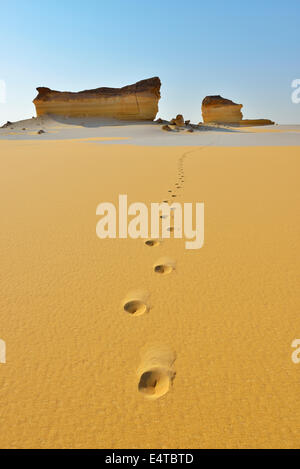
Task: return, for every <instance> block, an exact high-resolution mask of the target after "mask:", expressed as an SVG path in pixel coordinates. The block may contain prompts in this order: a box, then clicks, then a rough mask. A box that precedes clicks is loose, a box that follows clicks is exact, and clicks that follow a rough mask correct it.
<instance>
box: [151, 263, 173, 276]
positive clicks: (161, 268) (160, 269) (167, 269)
mask: <svg viewBox="0 0 300 469" xmlns="http://www.w3.org/2000/svg"><path fill="white" fill-rule="evenodd" d="M172 270H173V267H172V266H171V265H164V264H158V265H156V266H155V267H154V272H155V273H157V274H162V275H167V274H170V273H171V272H172Z"/></svg>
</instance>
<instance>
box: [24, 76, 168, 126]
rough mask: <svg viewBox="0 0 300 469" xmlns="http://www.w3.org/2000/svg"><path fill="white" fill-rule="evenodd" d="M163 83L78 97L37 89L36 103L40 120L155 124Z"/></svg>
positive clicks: (152, 80)
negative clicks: (48, 117) (94, 119)
mask: <svg viewBox="0 0 300 469" xmlns="http://www.w3.org/2000/svg"><path fill="white" fill-rule="evenodd" d="M160 86H161V82H160V79H159V78H158V77H154V78H149V79H147V80H142V81H139V82H137V83H135V84H134V85H128V86H124V87H123V88H97V89H94V90H87V91H80V92H78V93H72V92H67V91H65V92H61V91H53V90H51V89H49V88H37V91H38V92H39V93H38V95H37V97H36V98H35V99H34V100H33V103H34V105H35V107H36V112H37V115H38V116H43V115H45V114H54V115H63V116H68V117H100V118H114V119H121V120H149V121H153V120H154V119H155V116H156V114H157V111H158V101H159V99H160Z"/></svg>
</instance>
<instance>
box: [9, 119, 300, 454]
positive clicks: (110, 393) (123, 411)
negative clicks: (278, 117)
mask: <svg viewBox="0 0 300 469" xmlns="http://www.w3.org/2000/svg"><path fill="white" fill-rule="evenodd" d="M22 125H23V124H22ZM23 127H24V125H23ZM53 127H54V124H53ZM62 127H63V124H59V125H58V128H57V129H55V128H52V131H53V133H50V130H51V129H50V128H49V127H47V128H46V130H47V133H46V134H43V135H38V136H37V135H36V133H34V135H21V136H20V135H19V132H22V131H21V130H20V131H19V130H18V129H13V130H11V132H13V131H14V132H16V134H15V135H12V134H9V132H10V129H3V130H1V136H2V137H1V140H0V191H1V201H2V213H1V231H0V242H1V271H0V291H1V295H0V338H1V339H3V340H5V342H6V346H7V362H6V364H0V416H1V433H0V447H9V448H15V447H21V448H29V447H30V448H32V447H38V448H46V447H48V448H49V447H50V448H86V447H98V448H208V447H217V448H218V447H225V448H226V447H233V448H242V447H244V448H252V447H257V448H260V447H266V448H271V447H280V448H288V447H289V448H296V447H299V441H300V440H299V434H300V405H299V373H300V365H296V364H294V363H293V362H292V360H291V356H292V352H293V349H292V348H291V343H292V341H293V340H294V339H296V338H297V337H299V335H300V319H299V301H298V296H299V295H297V288H298V284H297V281H296V280H297V278H299V255H298V254H297V253H298V252H299V251H298V250H299V211H298V209H299V169H300V168H299V156H300V151H299V145H300V140H299V139H300V134H299V132H297V131H294V132H292V131H290V132H285V131H284V129H283V131H282V132H277V133H275V132H273V133H267V132H265V133H262V132H259V133H257V134H255V133H251V132H240V131H237V132H226V131H224V132H221V131H217V130H216V131H213V132H208V134H209V135H204V134H201V135H200V133H199V135H198V134H197V135H194V134H192V135H189V136H186V135H184V134H180V135H171V136H170V135H167V134H165V133H163V132H161V130H160V128H159V127H155V126H153V125H152V126H149V127H147V129H148V130H147V129H146V130H145V128H143V126H141V127H140V126H136V128H134V126H133V127H131V126H127V127H126V126H123V127H114V128H113V130H111V129H112V127H109V126H107V127H103V128H101V129H100V130H99V129H98V131H97V129H93V128H91V129H90V128H88V129H86V128H85V129H84V131H82V129H81V128H80V126H79V127H78V128H77V129H75V128H72V129H69V128H67V129H62ZM37 128H38V129H39V128H40V126H39V125H38V127H37ZM139 130H140V131H141V134H139V132H138V131H139ZM290 130H293V129H290ZM296 130H297V129H296ZM23 132H24V134H25V133H26V132H27V133H28V132H36V130H35V129H34V130H33V129H32V128H31V129H30V130H29V131H23ZM109 132H110V133H109ZM107 133H109V135H107ZM156 133H157V136H156V137H153V135H154V134H155V135H156ZM4 134H5V135H4ZM8 134H9V135H8ZM202 135H203V136H202ZM104 137H111V138H126V140H123V141H121V140H120V141H119V140H118V141H114V142H110V143H109V144H108V143H107V141H106V143H105V141H100V140H99V142H98V141H95V140H82V139H95V138H99V139H100V138H104ZM74 138H78V139H81V140H78V141H74V140H72V139H74ZM241 138H242V139H243V138H245V139H246V140H245V142H247V146H242V144H241ZM162 139H165V140H164V145H162V143H161V142H162ZM170 139H173V142H174V143H170V142H172V140H170ZM180 139H182V141H183V143H181V142H180ZM186 139H188V141H189V144H188V145H186V144H184V142H185V141H186ZM201 139H203V141H202V140H201ZM226 139H227V143H226V144H225V140H226ZM251 139H252V140H251ZM193 140H194V141H193ZM149 141H150V142H151V141H152V145H151V146H150V145H148V142H149ZM270 141H272V142H273V145H272V146H270ZM153 142H154V143H153ZM197 142H198V143H197ZM249 142H250V143H249ZM251 142H252V143H251ZM133 143H135V144H133ZM137 143H139V144H137ZM170 191H171V192H170ZM119 194H127V195H128V202H129V203H130V202H137V201H140V202H144V203H146V204H150V203H151V202H160V201H163V200H169V201H174V200H176V201H179V202H204V203H205V245H204V247H203V248H202V249H199V250H194V251H192V250H186V249H185V244H184V240H181V239H170V240H167V239H166V240H161V242H158V243H154V244H153V245H152V244H151V243H150V244H148V245H147V244H145V241H146V240H142V239H136V240H134V239H107V240H100V239H99V238H98V237H97V236H96V231H95V229H96V223H97V221H98V219H99V217H97V216H96V207H97V205H98V204H99V203H100V202H114V203H115V204H117V201H118V196H119ZM172 196H176V197H172ZM162 266H163V269H162Z"/></svg>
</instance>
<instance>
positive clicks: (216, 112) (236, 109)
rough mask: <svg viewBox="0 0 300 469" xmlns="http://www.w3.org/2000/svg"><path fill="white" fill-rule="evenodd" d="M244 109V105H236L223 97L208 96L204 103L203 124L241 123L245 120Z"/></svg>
mask: <svg viewBox="0 0 300 469" xmlns="http://www.w3.org/2000/svg"><path fill="white" fill-rule="evenodd" d="M242 107H243V105H242V104H236V103H234V102H233V101H231V100H230V99H225V98H222V96H206V98H204V99H203V101H202V116H203V122H204V123H205V124H206V123H231V124H232V123H239V122H240V121H241V120H242V119H243V114H242V112H241V109H242Z"/></svg>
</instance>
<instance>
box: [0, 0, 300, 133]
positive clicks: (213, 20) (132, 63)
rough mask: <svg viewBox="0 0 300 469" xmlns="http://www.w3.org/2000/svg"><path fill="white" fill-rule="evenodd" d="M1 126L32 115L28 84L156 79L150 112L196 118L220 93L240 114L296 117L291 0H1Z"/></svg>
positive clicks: (298, 29) (297, 50) (296, 44)
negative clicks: (158, 87)
mask: <svg viewBox="0 0 300 469" xmlns="http://www.w3.org/2000/svg"><path fill="white" fill-rule="evenodd" d="M0 14H1V27H0V80H5V83H6V91H7V99H6V103H5V104H1V103H0V124H2V123H4V122H6V121H7V120H17V119H22V118H28V117H32V116H33V115H34V114H35V112H34V106H33V104H32V99H33V98H34V97H35V95H36V91H35V88H36V87H37V86H48V87H50V88H53V89H57V90H72V91H79V90H82V89H88V88H97V87H100V86H112V87H119V86H124V85H126V84H130V83H134V82H136V81H138V80H141V79H144V78H148V77H152V76H159V77H160V78H161V80H162V99H161V101H160V111H159V114H158V115H159V116H161V117H165V118H170V117H173V116H174V115H175V114H177V113H183V114H184V117H185V118H186V119H191V120H192V121H195V122H198V121H200V120H201V101H202V99H203V97H205V96H206V95H210V94H221V95H222V96H224V97H226V98H230V99H233V100H234V101H235V102H238V103H243V104H244V109H243V112H244V116H245V117H247V118H254V117H257V118H260V117H265V118H271V119H273V120H275V121H277V122H279V123H288V124H289V123H298V124H300V104H293V103H292V101H291V93H292V88H291V82H292V80H294V79H296V78H300V1H299V0H252V1H250V2H246V1H243V0H238V1H236V0H227V1H225V0H205V1H201V0H189V1H187V2H185V1H177V0H171V1H169V0H150V1H146V0H105V1H104V0H85V1H79V0H43V1H42V0H26V1H25V0H10V1H3V0H1V9H0Z"/></svg>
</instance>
